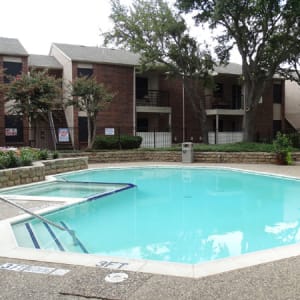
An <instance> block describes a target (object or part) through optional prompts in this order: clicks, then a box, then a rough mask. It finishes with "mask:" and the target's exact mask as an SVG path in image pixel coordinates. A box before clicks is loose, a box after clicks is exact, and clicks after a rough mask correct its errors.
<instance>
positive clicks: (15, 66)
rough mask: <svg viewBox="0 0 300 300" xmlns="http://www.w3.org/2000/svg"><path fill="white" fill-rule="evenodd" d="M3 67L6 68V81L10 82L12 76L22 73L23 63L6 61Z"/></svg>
mask: <svg viewBox="0 0 300 300" xmlns="http://www.w3.org/2000/svg"><path fill="white" fill-rule="evenodd" d="M3 69H4V74H5V75H6V76H4V83H9V82H10V78H9V77H10V76H13V77H16V76H17V75H20V74H22V63H20V62H10V61H4V62H3Z"/></svg>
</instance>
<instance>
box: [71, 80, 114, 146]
mask: <svg viewBox="0 0 300 300" xmlns="http://www.w3.org/2000/svg"><path fill="white" fill-rule="evenodd" d="M71 89H72V93H71V94H72V96H73V99H71V100H70V101H69V102H68V105H74V106H75V107H77V108H78V109H79V110H80V111H84V112H86V114H87V124H88V148H89V149H91V148H92V147H93V144H94V142H95V138H96V129H97V128H96V121H97V115H98V113H99V112H100V111H101V110H103V109H104V108H105V106H106V105H107V104H108V103H109V102H110V101H111V100H112V98H113V97H114V94H113V93H110V92H109V91H108V90H107V89H106V88H105V86H104V85H103V84H102V83H98V82H97V81H96V80H95V79H94V78H88V77H79V78H76V79H75V80H74V81H73V83H72V85H71Z"/></svg>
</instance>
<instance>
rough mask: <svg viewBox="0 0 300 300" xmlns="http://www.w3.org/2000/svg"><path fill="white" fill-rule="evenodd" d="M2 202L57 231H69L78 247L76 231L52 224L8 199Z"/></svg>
mask: <svg viewBox="0 0 300 300" xmlns="http://www.w3.org/2000/svg"><path fill="white" fill-rule="evenodd" d="M0 200H1V201H3V202H5V203H7V204H9V205H12V206H14V207H17V208H19V209H21V210H22V211H24V212H25V213H27V214H29V215H31V216H33V217H35V218H37V219H39V220H41V221H42V222H45V223H47V224H49V225H51V226H53V227H56V228H57V229H60V230H62V231H67V232H68V233H69V234H70V235H71V237H72V240H73V244H74V246H76V245H77V244H78V240H77V238H76V235H75V231H74V230H72V229H69V228H66V227H63V226H61V225H59V224H56V223H55V222H52V221H50V220H48V219H46V218H44V217H43V216H41V215H39V214H36V213H34V212H33V211H31V210H29V209H27V208H25V207H23V206H21V205H19V204H17V203H15V202H13V201H10V200H8V199H6V198H3V197H0Z"/></svg>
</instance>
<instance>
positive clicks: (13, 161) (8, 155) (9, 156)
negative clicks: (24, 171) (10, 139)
mask: <svg viewBox="0 0 300 300" xmlns="http://www.w3.org/2000/svg"><path fill="white" fill-rule="evenodd" d="M19 166H21V160H20V158H19V157H18V156H17V154H16V152H14V151H5V152H1V153H0V168H1V169H6V168H16V167H19Z"/></svg>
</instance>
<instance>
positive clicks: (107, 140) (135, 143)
mask: <svg viewBox="0 0 300 300" xmlns="http://www.w3.org/2000/svg"><path fill="white" fill-rule="evenodd" d="M141 143H142V138H141V137H140V136H131V135H121V136H120V137H118V136H97V137H96V139H95V143H94V147H93V148H94V149H107V150H110V149H135V148H139V147H140V145H141Z"/></svg>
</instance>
